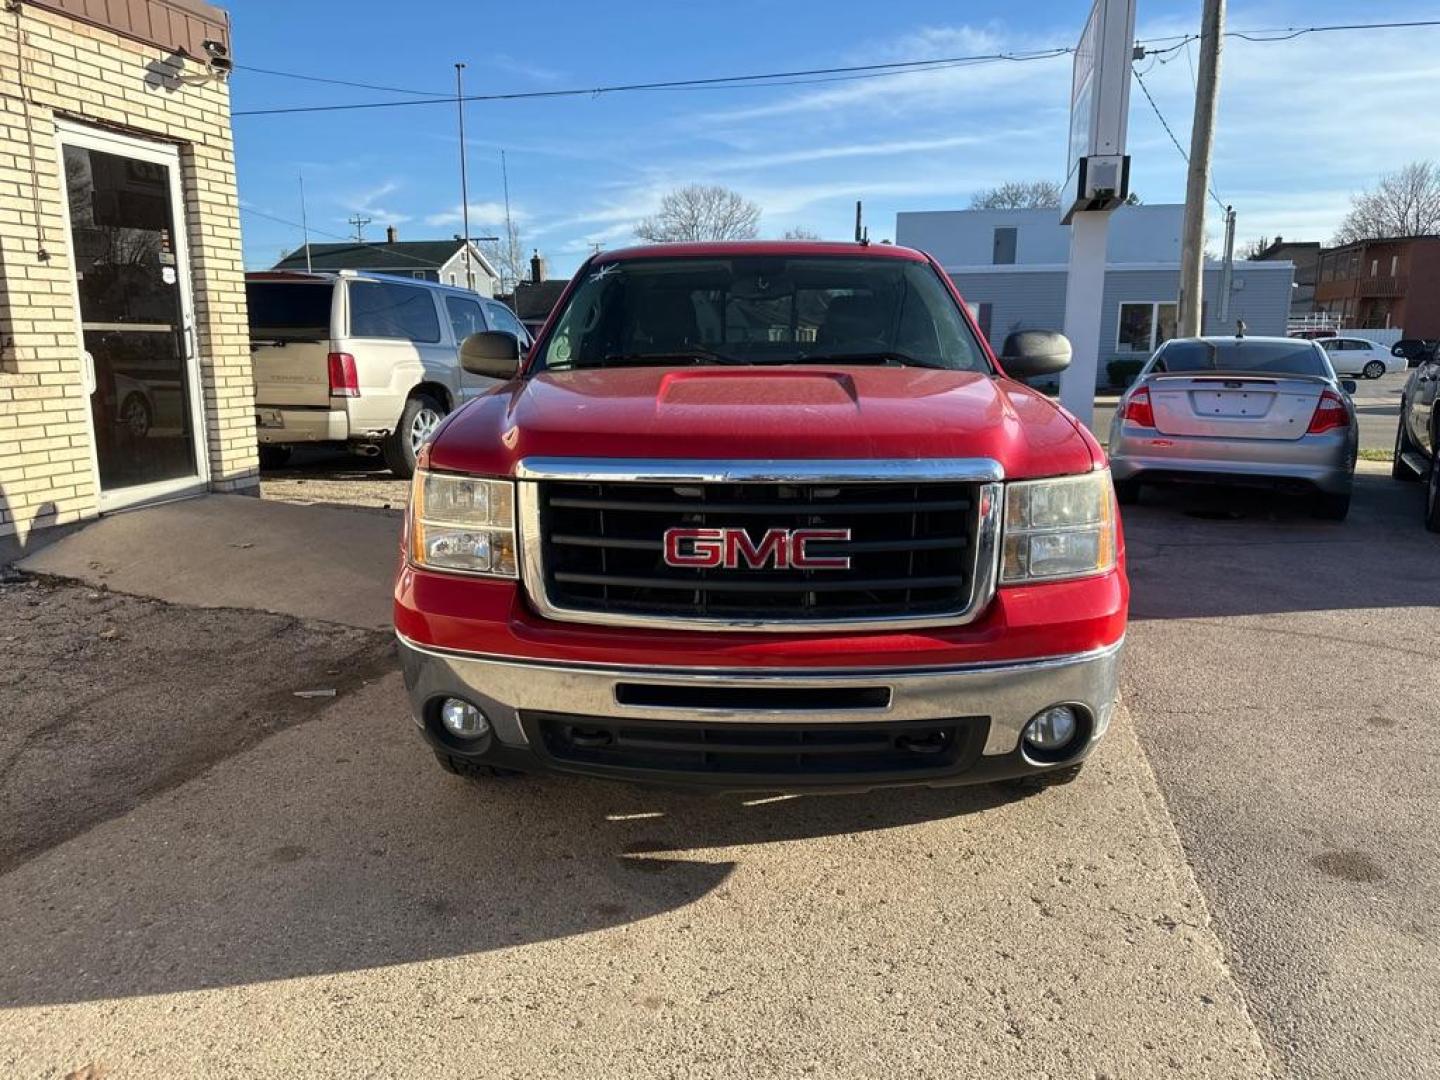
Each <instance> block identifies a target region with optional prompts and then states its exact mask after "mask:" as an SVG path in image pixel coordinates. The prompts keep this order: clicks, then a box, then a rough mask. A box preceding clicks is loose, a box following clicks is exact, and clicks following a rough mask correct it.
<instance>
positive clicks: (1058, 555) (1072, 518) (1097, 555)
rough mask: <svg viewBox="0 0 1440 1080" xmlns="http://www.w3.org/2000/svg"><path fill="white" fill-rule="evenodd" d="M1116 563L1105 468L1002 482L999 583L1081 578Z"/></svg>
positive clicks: (1111, 499)
mask: <svg viewBox="0 0 1440 1080" xmlns="http://www.w3.org/2000/svg"><path fill="white" fill-rule="evenodd" d="M1114 565H1115V495H1114V492H1113V490H1112V489H1111V486H1110V472H1109V470H1105V469H1102V470H1101V471H1099V472H1092V473H1086V474H1085V475H1083V476H1063V477H1058V478H1056V479H1054V480H1023V481H1019V482H1017V483H1011V484H1007V485H1006V486H1005V543H1004V549H1003V555H1002V557H1001V560H1000V582H1001V584H1012V583H1014V582H1019V581H1053V580H1055V579H1056V578H1068V577H1083V576H1085V575H1086V574H1098V573H1101V572H1103V571H1105V570H1109V569H1110V568H1111V567H1112V566H1114Z"/></svg>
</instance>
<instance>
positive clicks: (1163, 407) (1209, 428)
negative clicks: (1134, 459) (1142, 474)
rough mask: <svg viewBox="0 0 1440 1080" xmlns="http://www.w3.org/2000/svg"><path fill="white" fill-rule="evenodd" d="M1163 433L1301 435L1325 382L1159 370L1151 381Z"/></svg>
mask: <svg viewBox="0 0 1440 1080" xmlns="http://www.w3.org/2000/svg"><path fill="white" fill-rule="evenodd" d="M1147 386H1148V388H1149V391H1150V403H1151V407H1152V408H1153V409H1154V412H1155V430H1156V431H1158V432H1159V433H1160V434H1162V435H1196V436H1210V437H1213V438H1223V439H1298V438H1300V437H1301V436H1303V435H1304V434H1305V432H1306V430H1307V429H1308V428H1309V426H1310V420H1311V417H1313V416H1314V415H1315V407H1316V405H1317V404H1318V403H1319V401H1320V394H1321V393H1322V392H1323V391H1324V389H1325V383H1324V381H1323V380H1321V379H1318V378H1312V377H1309V376H1302V375H1244V374H1224V375H1157V376H1152V377H1151V378H1150V379H1149V380H1147Z"/></svg>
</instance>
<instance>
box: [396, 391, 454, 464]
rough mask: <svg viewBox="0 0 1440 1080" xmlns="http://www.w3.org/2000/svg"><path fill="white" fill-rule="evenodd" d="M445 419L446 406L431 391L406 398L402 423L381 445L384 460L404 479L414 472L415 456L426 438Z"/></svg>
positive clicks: (401, 418)
mask: <svg viewBox="0 0 1440 1080" xmlns="http://www.w3.org/2000/svg"><path fill="white" fill-rule="evenodd" d="M443 419H445V406H444V405H442V404H441V403H440V402H438V401H436V400H435V399H434V398H433V397H431V396H430V395H429V394H423V393H422V394H414V395H412V396H411V398H410V400H408V401H407V402H405V411H404V412H402V413H401V414H400V423H398V424H396V425H395V430H394V431H392V432H391V433H390V436H389V438H387V439H386V440H385V443H384V445H383V446H382V447H381V449H382V451H383V452H384V454H385V464H386V465H388V466H390V471H391V472H393V473H394V474H395V475H396V476H398V477H400V479H402V480H408V479H410V477H412V476H414V475H415V459H416V457H417V456H418V455H419V453H420V447H421V446H423V445H424V444H425V440H426V439H428V438H429V437H430V436H431V435H432V434H434V432H435V429H436V428H437V427H439V426H440V421H441V420H443Z"/></svg>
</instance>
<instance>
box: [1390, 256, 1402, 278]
mask: <svg viewBox="0 0 1440 1080" xmlns="http://www.w3.org/2000/svg"><path fill="white" fill-rule="evenodd" d="M1399 272H1400V256H1399V255H1391V256H1390V276H1391V277H1394V276H1395V275H1396V274H1398V273H1399Z"/></svg>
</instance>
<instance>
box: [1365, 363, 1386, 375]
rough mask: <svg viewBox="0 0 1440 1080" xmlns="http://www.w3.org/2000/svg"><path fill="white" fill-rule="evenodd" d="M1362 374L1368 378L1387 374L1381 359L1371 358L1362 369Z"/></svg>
mask: <svg viewBox="0 0 1440 1080" xmlns="http://www.w3.org/2000/svg"><path fill="white" fill-rule="evenodd" d="M1362 374H1363V375H1364V376H1365V378H1367V379H1378V378H1380V376H1381V375H1384V374H1385V365H1384V364H1382V363H1381V362H1380V361H1379V360H1371V361H1370V362H1369V363H1368V364H1366V365H1365V367H1364V368H1363V369H1362Z"/></svg>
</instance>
